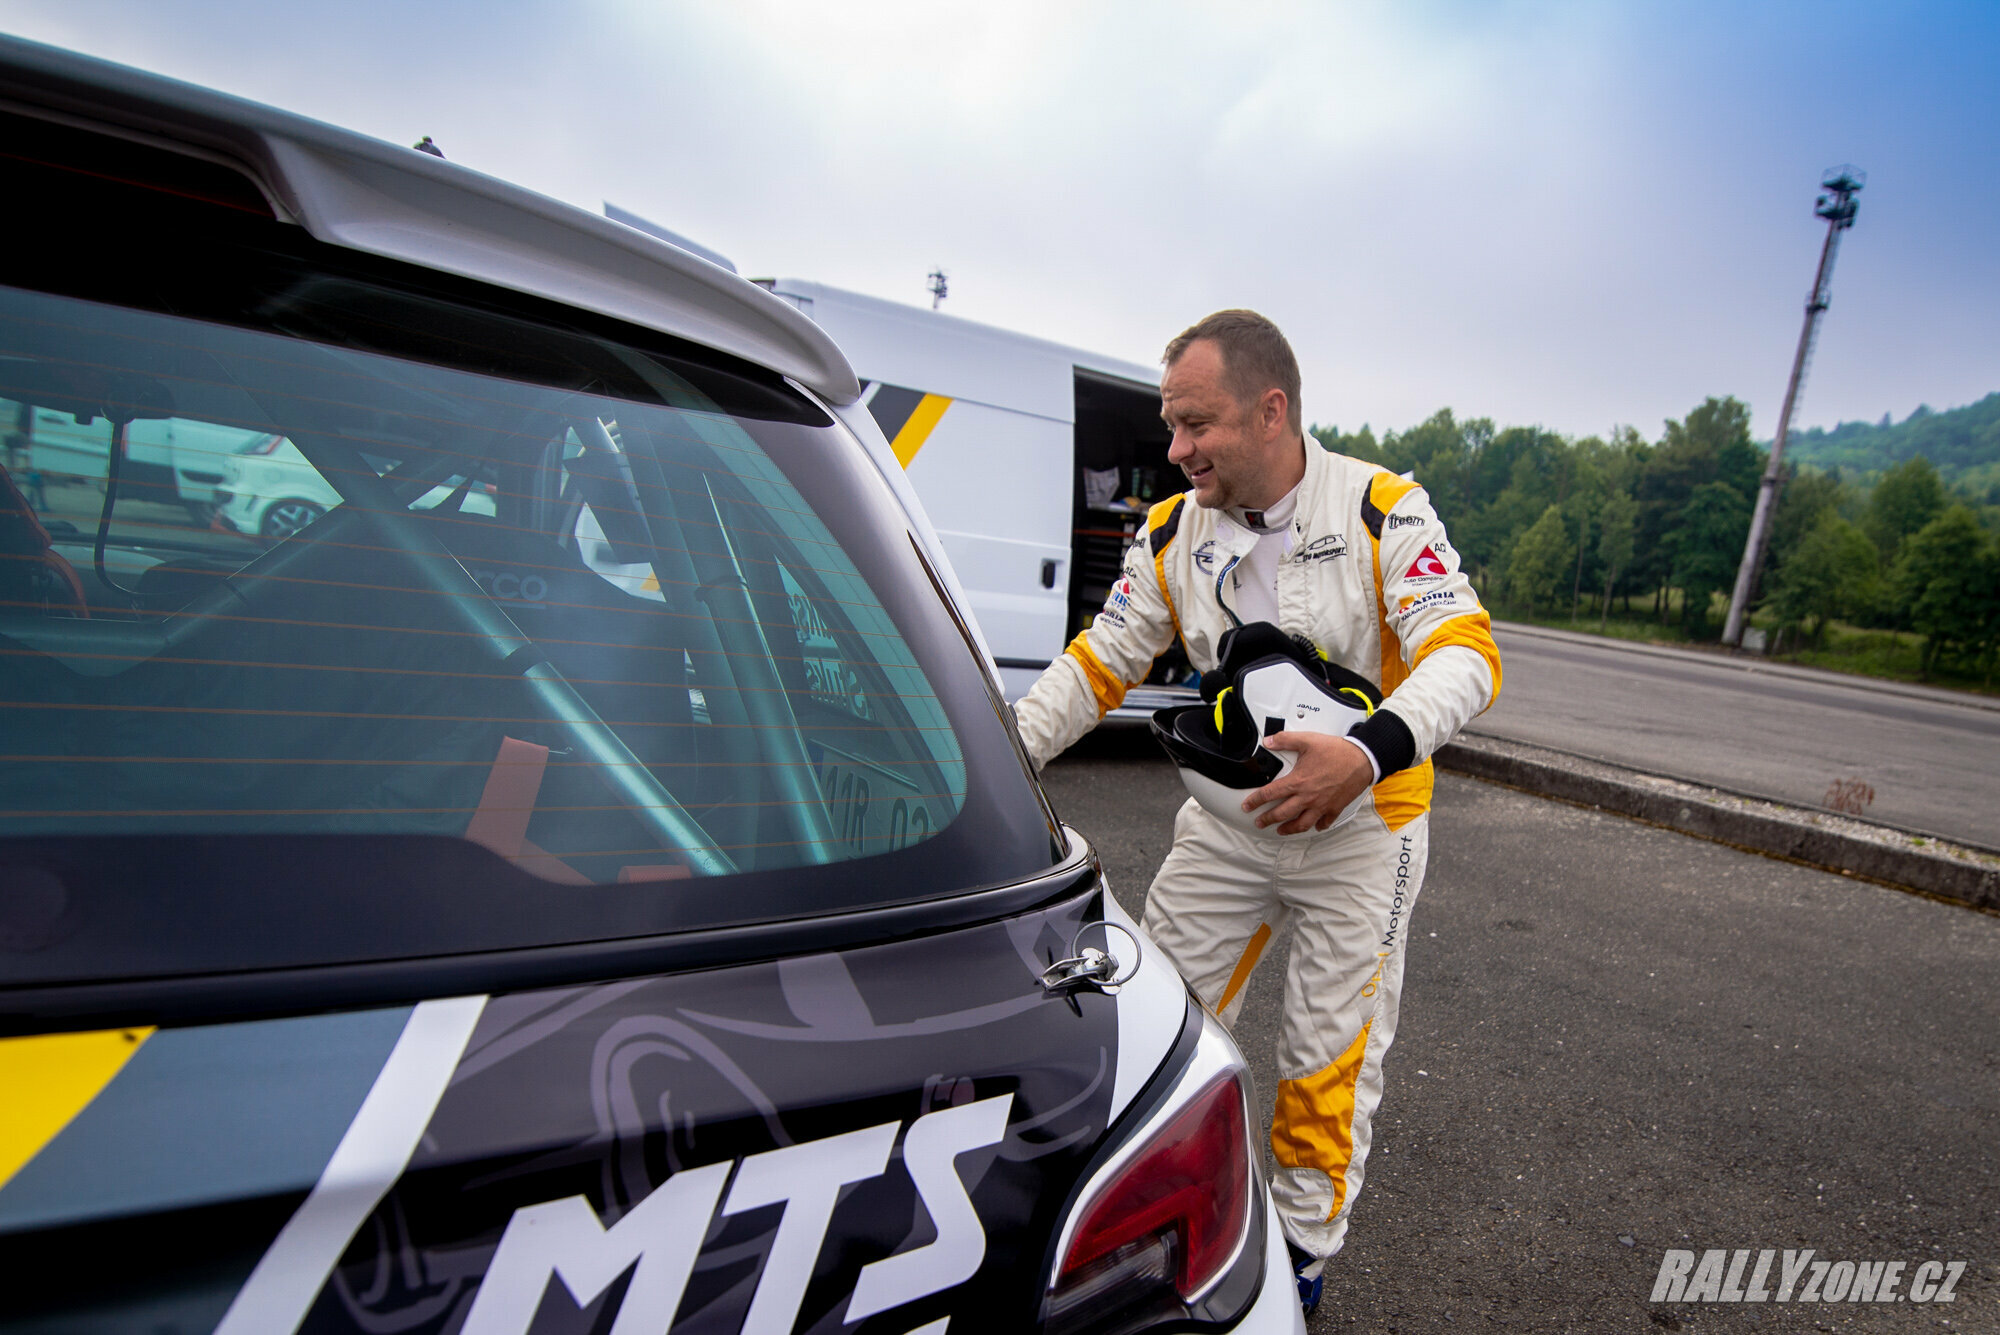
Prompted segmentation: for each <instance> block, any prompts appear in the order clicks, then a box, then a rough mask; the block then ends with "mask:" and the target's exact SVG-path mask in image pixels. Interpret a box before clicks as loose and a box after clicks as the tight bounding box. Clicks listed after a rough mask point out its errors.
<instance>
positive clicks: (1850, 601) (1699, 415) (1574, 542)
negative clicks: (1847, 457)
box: [1313, 394, 2000, 673]
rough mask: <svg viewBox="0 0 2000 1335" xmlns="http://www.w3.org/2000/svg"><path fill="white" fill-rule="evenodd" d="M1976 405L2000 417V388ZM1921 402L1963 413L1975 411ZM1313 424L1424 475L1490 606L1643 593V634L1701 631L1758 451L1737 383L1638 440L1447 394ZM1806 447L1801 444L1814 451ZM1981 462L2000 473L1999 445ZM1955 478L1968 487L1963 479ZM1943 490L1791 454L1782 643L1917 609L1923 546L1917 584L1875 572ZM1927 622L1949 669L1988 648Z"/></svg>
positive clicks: (1772, 571) (1340, 447)
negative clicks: (1441, 401)
mask: <svg viewBox="0 0 2000 1335" xmlns="http://www.w3.org/2000/svg"><path fill="white" fill-rule="evenodd" d="M1973 407H1974V408H1977V409H1980V410H1981V412H1990V414H1991V415H1992V416H1993V418H1994V420H1995V421H2000V394H1996V395H1992V396H1989V398H1988V399H1986V400H1982V401H1981V404H1975V405H1973ZM1931 416H1932V417H1935V418H1936V419H1938V420H1939V421H1943V419H1946V418H1951V419H1952V420H1953V421H1954V422H1956V423H1958V424H1959V425H1961V426H1962V425H1963V424H1964V423H1965V422H1967V421H1971V420H1973V419H1974V418H1978V417H1979V415H1978V414H1971V415H1970V416H1967V415H1966V413H1964V412H1961V413H1959V414H1933V415H1931ZM1913 420H1918V421H1920V420H1924V419H1913ZM1979 420H1984V419H1983V418H1980V419H1979ZM1904 425H1905V426H1908V425H1909V424H1908V423H1905V424H1904ZM1844 429H1845V428H1843V430H1844ZM1884 429H1886V428H1884ZM1895 429H1896V430H1899V431H1900V430H1902V429H1903V428H1902V427H1898V428H1895ZM1930 429H1932V428H1926V430H1930ZM1953 429H1954V430H1955V429H1957V428H1956V427H1954V428H1953ZM1808 434H1809V435H1810V433H1808ZM1850 434H1852V433H1850ZM1918 434H1920V435H1921V432H1919V433H1918ZM1313 436H1314V438H1315V439H1317V440H1318V441H1319V442H1320V444H1321V445H1323V446H1324V447H1326V448H1327V449H1331V450H1337V451H1339V452H1340V453H1343V454H1349V455H1352V456H1354V457H1355V458H1359V459H1366V460H1368V461H1370V462H1372V463H1375V464H1378V465H1380V466H1381V467H1383V468H1387V469H1389V470H1391V471H1393V472H1397V473H1409V474H1411V475H1412V476H1414V477H1415V478H1416V480H1417V481H1418V482H1419V483H1421V484H1423V486H1424V487H1425V489H1426V490H1427V491H1428V492H1429V493H1430V498H1431V503H1432V504H1433V505H1434V506H1436V507H1437V510H1438V513H1439V514H1440V515H1441V516H1443V518H1444V521H1445V523H1446V524H1448V525H1449V526H1450V529H1451V534H1452V540H1453V542H1454V544H1455V545H1456V546H1457V548H1458V550H1459V555H1460V558H1461V560H1462V562H1463V564H1464V567H1465V569H1466V570H1467V572H1468V573H1469V574H1470V575H1471V577H1472V579H1473V581H1474V583H1475V584H1476V585H1477V586H1478V588H1479V589H1480V590H1481V593H1482V595H1483V596H1486V597H1487V598H1488V599H1489V600H1490V601H1492V602H1494V603H1495V605H1496V609H1497V610H1500V611H1503V612H1508V613H1511V614H1514V615H1526V616H1530V617H1535V616H1541V615H1543V614H1544V613H1545V612H1549V613H1552V614H1555V615H1563V614H1567V615H1568V616H1571V617H1574V616H1575V615H1576V608H1577V603H1578V602H1579V601H1580V598H1581V596H1582V595H1583V594H1584V593H1585V591H1588V594H1589V596H1592V597H1596V598H1598V599H1600V600H1601V601H1600V604H1599V607H1598V609H1597V612H1598V622H1599V625H1600V626H1608V625H1609V624H1610V622H1611V610H1612V604H1613V603H1614V602H1615V601H1617V600H1618V599H1620V598H1621V597H1622V599H1623V600H1624V606H1625V612H1626V614H1627V615H1631V614H1633V613H1634V612H1635V611H1638V609H1637V608H1636V607H1635V603H1637V602H1639V600H1644V602H1645V603H1649V604H1650V611H1651V614H1652V615H1653V617H1654V618H1655V620H1656V622H1657V623H1658V629H1657V630H1655V631H1652V632H1649V633H1653V634H1660V635H1665V636H1668V637H1670V638H1697V639H1698V638H1703V637H1711V638H1712V637H1713V635H1714V633H1715V631H1716V629H1717V625H1716V618H1715V615H1714V609H1713V606H1712V604H1713V603H1714V602H1715V601H1716V600H1717V596H1718V595H1721V594H1726V593H1727V592H1728V591H1729V590H1730V589H1731V588H1732V587H1733V586H1734V584H1735V580H1736V569H1737V566H1738V564H1739V563H1740V562H1741V560H1742V556H1743V544H1744V539H1745V537H1746V535H1747V532H1748V527H1749V518H1750V511H1751V507H1752V504H1753V502H1754V501H1755V499H1756V496H1757V491H1758V487H1759V483H1760V479H1761V477H1762V474H1763V471H1764V467H1765V464H1766V462H1767V456H1766V455H1765V454H1764V453H1763V452H1762V451H1761V450H1760V449H1759V448H1758V447H1757V446H1756V445H1755V444H1754V443H1753V442H1752V440H1751V436H1750V410H1749V409H1748V408H1747V407H1746V406H1745V405H1744V404H1742V403H1741V402H1739V401H1738V400H1736V399H1733V398H1709V399H1706V400H1704V401H1703V402H1702V403H1701V404H1699V405H1698V406H1696V407H1695V408H1694V409H1693V410H1691V411H1690V412H1689V413H1688V414H1687V415H1686V416H1685V417H1684V418H1682V419H1680V420H1679V421H1669V422H1666V423H1665V424H1664V426H1663V428H1662V430H1661V432H1660V435H1659V438H1658V439H1657V440H1655V441H1650V442H1649V441H1647V440H1645V439H1644V438H1642V437H1641V436H1640V435H1639V433H1638V432H1637V431H1635V430H1633V429H1632V428H1631V427H1619V428H1617V429H1616V430H1614V431H1613V432H1612V433H1611V434H1610V436H1609V437H1608V438H1599V437H1596V436H1587V437H1584V438H1583V439H1580V440H1571V439H1569V438H1567V437H1564V436H1560V435H1557V434H1556V433H1554V432H1551V431H1545V430H1543V429H1541V428H1539V427H1506V428H1500V427H1497V426H1495V424H1494V423H1493V421H1492V420H1491V419H1490V418H1484V417H1476V418H1461V417H1459V416H1457V415H1456V414H1455V413H1453V412H1452V411H1451V410H1450V409H1444V410H1441V411H1439V412H1437V413H1435V414H1433V415H1432V416H1430V417H1429V418H1427V419H1425V420H1424V421H1423V422H1420V423H1418V424H1417V425H1416V426H1414V427H1411V428H1410V429H1409V430H1407V431H1400V432H1399V431H1385V432H1383V433H1382V434H1381V435H1380V436H1377V435H1376V434H1375V432H1374V431H1373V430H1372V429H1371V428H1369V427H1366V426H1364V427H1363V428H1361V430H1360V431H1358V432H1354V433H1346V432H1342V431H1341V430H1339V429H1338V428H1336V427H1319V426H1316V427H1314V428H1313ZM1794 439H1799V438H1798V437H1795V438H1794ZM1802 453H1803V454H1804V455H1805V456H1807V458H1808V459H1809V457H1810V454H1811V451H1804V452H1802ZM1982 466H1983V465H1982ZM1993 468H1994V481H1995V485H1996V487H2000V453H1996V455H1995V459H1994V463H1993ZM1868 483H1872V484H1873V485H1872V490H1871V489H1870V487H1869V486H1868V485H1867V484H1868ZM1960 494H1961V495H1965V494H1966V493H1965V492H1964V491H1963V487H1962V485H1961V486H1960ZM1968 499H1973V500H1977V499H1978V498H1977V497H1976V496H1968ZM1950 502H1951V495H1950V494H1949V492H1948V491H1947V489H1946V488H1945V486H1944V482H1943V479H1942V477H1941V475H1940V473H1939V471H1938V470H1937V469H1934V468H1932V467H1931V465H1930V464H1929V463H1928V462H1926V461H1925V460H1923V459H1921V458H1912V459H1908V460H1904V461H1900V462H1898V463H1897V464H1896V465H1895V466H1894V467H1892V468H1890V469H1889V470H1888V471H1887V472H1886V473H1885V474H1884V475H1882V476H1881V477H1880V478H1879V480H1877V479H1873V478H1869V479H1866V480H1863V481H1858V480H1857V479H1854V478H1847V477H1843V476H1841V475H1840V474H1839V473H1838V472H1835V471H1827V470H1823V469H1821V468H1818V467H1814V466H1812V464H1811V463H1810V462H1801V461H1800V460H1798V459H1792V460H1789V461H1788V467H1787V469H1786V477H1785V478H1784V480H1783V483H1782V485H1781V487H1780V490H1779V492H1778V498H1777V504H1776V507H1775V510H1774V512H1773V515H1772V526H1771V534H1770V540H1769V543H1768V545H1767V549H1766V553H1767V555H1766V564H1765V567H1764V581H1763V587H1764V593H1765V595H1766V604H1765V606H1766V615H1765V618H1764V619H1765V620H1766V621H1767V622H1769V621H1771V620H1773V619H1774V618H1775V619H1776V620H1777V621H1780V622H1782V623H1783V624H1784V625H1785V626H1787V627H1788V628H1790V630H1791V643H1792V644H1794V645H1798V644H1799V642H1800V640H1801V638H1802V637H1804V638H1811V639H1814V640H1816V641H1817V642H1819V644H1820V645H1821V647H1820V648H1818V649H1814V650H1813V651H1812V652H1815V653H1832V652H1834V650H1832V649H1830V648H1827V647H1825V645H1826V641H1827V637H1828V636H1829V635H1830V634H1831V633H1832V632H1831V631H1830V630H1829V626H1830V624H1831V623H1832V622H1833V621H1834V620H1836V619H1838V620H1841V621H1843V622H1859V623H1862V626H1863V627H1864V628H1865V627H1867V626H1874V627H1877V628H1882V627H1887V626H1889V625H1892V624H1901V625H1910V624H1914V623H1913V621H1912V618H1913V617H1914V615H1915V610H1914V609H1915V608H1916V607H1917V606H1918V604H1919V603H1920V602H1922V596H1923V594H1924V592H1925V591H1926V590H1929V589H1930V588H1931V586H1932V584H1933V583H1935V581H1936V579H1938V578H1942V576H1941V575H1939V573H1938V571H1937V570H1933V569H1931V567H1930V566H1923V565H1922V562H1917V563H1916V564H1912V565H1909V569H1910V570H1911V571H1913V572H1914V571H1918V569H1919V567H1920V566H1922V572H1923V579H1922V580H1919V579H1918V574H1916V573H1912V574H1910V575H1908V576H1907V580H1909V581H1917V583H1912V584H1910V585H1909V588H1910V589H1911V590H1912V591H1911V592H1910V593H1909V594H1908V595H1907V596H1906V597H1894V598H1892V597H1889V596H1885V593H1884V591H1885V590H1887V589H1888V588H1889V587H1890V585H1889V582H1888V581H1887V580H1886V579H1885V574H1884V572H1886V571H1888V570H1889V569H1890V567H1891V566H1895V567H1896V568H1897V569H1898V570H1899V571H1900V570H1902V569H1903V567H1904V565H1905V564H1908V563H1907V562H1905V561H1903V560H1901V559H1900V558H1899V557H1898V556H1897V553H1898V552H1902V553H1903V554H1904V555H1905V556H1907V555H1908V554H1909V551H1910V549H1911V545H1912V544H1913V543H1915V542H1916V536H1917V535H1918V534H1920V533H1922V532H1925V531H1928V529H1927V526H1928V525H1930V524H1932V523H1934V522H1935V521H1937V520H1938V519H1939V518H1940V516H1941V515H1943V514H1944V513H1945V512H1946V509H1947V507H1948V506H1949V505H1950ZM1835 521H1838V522H1837V523H1836V522H1835ZM1968 521H1969V522H1971V523H1972V525H1973V531H1975V532H1979V531H1981V530H1982V526H1984V527H1985V528H1991V529H2000V490H1996V491H1995V493H1994V496H1993V498H1992V499H1991V501H1990V502H1989V503H1988V504H1987V505H1986V507H1985V509H1984V510H1982V511H1973V510H1964V511H1963V514H1962V517H1961V518H1960V519H1959V520H1955V521H1954V524H1959V525H1962V524H1963V523H1964V522H1968ZM1953 531H1954V532H1956V531H1958V530H1957V529H1954V530H1953ZM1857 534H1859V535H1861V536H1862V538H1863V541H1864V542H1868V543H1870V545H1871V546H1874V547H1875V554H1874V564H1873V567H1872V568H1866V567H1867V566H1868V563H1867V562H1864V561H1862V560H1861V558H1860V554H1859V549H1858V548H1857V547H1856V546H1855V542H1854V539H1855V537H1856V536H1857ZM1530 535H1532V536H1530ZM1981 541H1982V542H1984V541H1988V540H1987V539H1984V538H1982V539H1981ZM1935 545H1936V544H1935V542H1933V543H1932V544H1931V546H1932V547H1934V546H1935ZM1975 546H1977V544H1975ZM1925 550H1926V551H1930V547H1927V548H1926V549H1925ZM1979 550H1982V551H1983V550H1986V548H1983V547H1982V548H1979ZM1934 555H1935V554H1934V553H1933V557H1934ZM1926 559H1927V560H1928V559H1932V557H1927V558H1926ZM1981 559H1984V558H1981ZM1979 568H1980V569H1983V568H1984V567H1979ZM1899 578H1900V576H1899ZM1919 585H1921V587H1919ZM1894 587H1895V588H1897V589H1902V588H1903V587H1904V585H1902V584H1897V585H1895V586H1894ZM1938 587H1939V589H1940V590H1943V589H1944V587H1945V586H1943V585H1939V586H1938ZM1954 587H1956V586H1954ZM1963 594H1964V591H1963V590H1959V591H1958V592H1955V593H1953V592H1944V591H1940V592H1936V593H1933V594H1932V595H1931V601H1930V602H1929V603H1926V604H1924V606H1925V607H1927V608H1930V609H1931V611H1927V612H1925V614H1924V615H1925V616H1926V617H1930V616H1932V613H1933V612H1935V611H1937V609H1938V608H1941V607H1942V606H1944V605H1945V604H1947V603H1952V602H1953V600H1954V599H1958V600H1959V601H1961V602H1962V601H1964V597H1963V596H1962V595H1963ZM1565 601H1567V602H1569V603H1570V606H1569V607H1568V608H1567V609H1565V608H1563V606H1562V604H1563V603H1564V602H1565ZM1972 601H1974V602H1976V601H1977V600H1976V599H1974V600H1972ZM1967 605H1970V604H1967ZM1639 614H1640V615H1645V613H1644V612H1641V613H1639ZM1939 615H1942V613H1939ZM1675 621H1677V622H1678V624H1677V625H1671V626H1670V625H1669V623H1670V622H1675ZM1925 624H1927V625H1930V624H1932V622H1930V621H1927V622H1926V623H1925ZM1936 625H1937V626H1938V627H1939V629H1937V630H1935V631H1927V632H1925V634H1926V641H1925V643H1926V646H1927V648H1926V651H1925V652H1926V654H1927V657H1926V659H1925V665H1926V667H1927V670H1928V667H1929V665H1930V663H1931V657H1932V656H1935V657H1937V660H1938V662H1940V663H1944V664H1946V666H1945V667H1943V668H1941V669H1939V670H1944V671H1950V672H1954V673H1956V672H1959V671H1960V670H1961V668H1962V666H1963V662H1962V660H1966V655H1968V654H1971V655H1973V657H1974V658H1977V656H1978V654H1980V653H1983V652H1986V651H1985V650H1982V649H1979V648H1977V646H1979V645H1983V644H1988V643H1989V642H1990V641H1989V640H1985V639H1981V638H1980V636H1981V635H1982V634H1984V633H1985V632H1979V631H1975V630H1968V629H1966V627H1965V626H1964V625H1962V624H1960V623H1957V622H1953V623H1951V628H1949V629H1946V628H1944V626H1945V623H1944V622H1943V621H1937V622H1936ZM1635 633H1636V632H1635ZM1841 634H1843V635H1848V634H1849V632H1845V631H1843V632H1841ZM1933 637H1934V638H1935V646H1934V648H1933V647H1931V646H1932V638H1933ZM1845 642H1846V641H1843V643H1845ZM1914 644H1915V641H1914V639H1912V640H1911V641H1910V643H1909V644H1908V645H1905V646H1904V647H1903V648H1902V649H1899V650H1897V652H1898V653H1903V654H1907V655H1914V654H1915V652H1916V651H1915V649H1914ZM1967 661H1969V660H1967ZM1911 670H1913V671H1914V670H1915V665H1914V663H1913V664H1912V667H1911Z"/></svg>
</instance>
